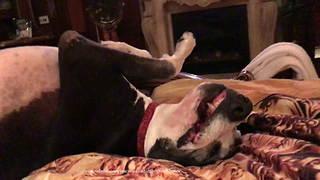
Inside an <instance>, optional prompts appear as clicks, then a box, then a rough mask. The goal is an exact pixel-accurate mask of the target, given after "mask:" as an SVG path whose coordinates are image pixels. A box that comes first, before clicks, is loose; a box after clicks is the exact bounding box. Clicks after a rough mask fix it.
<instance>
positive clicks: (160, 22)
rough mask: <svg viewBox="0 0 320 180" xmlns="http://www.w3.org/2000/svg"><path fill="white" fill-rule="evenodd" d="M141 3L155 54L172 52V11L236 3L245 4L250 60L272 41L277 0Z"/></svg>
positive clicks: (149, 44)
mask: <svg viewBox="0 0 320 180" xmlns="http://www.w3.org/2000/svg"><path fill="white" fill-rule="evenodd" d="M140 5H141V17H142V30H143V33H144V36H145V40H146V43H147V47H148V50H149V51H150V53H151V54H152V55H153V56H155V57H161V56H162V55H163V54H172V53H173V51H174V40H173V33H172V22H171V14H175V13H183V12H191V11H199V10H207V9H213V8H221V7H229V6H237V5H246V7H247V18H248V34H249V44H250V47H249V48H250V59H253V58H254V57H255V56H256V55H258V54H259V53H260V52H261V51H262V50H263V49H264V48H266V47H268V46H269V45H271V44H273V43H274V32H275V28H276V21H277V11H278V7H277V3H276V0H140ZM190 23H192V22H190Z"/></svg>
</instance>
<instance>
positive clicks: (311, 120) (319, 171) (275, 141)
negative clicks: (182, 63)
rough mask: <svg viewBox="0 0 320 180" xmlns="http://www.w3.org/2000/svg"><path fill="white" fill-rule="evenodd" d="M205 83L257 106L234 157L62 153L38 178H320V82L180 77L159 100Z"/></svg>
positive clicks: (33, 175) (32, 176) (36, 173)
mask: <svg viewBox="0 0 320 180" xmlns="http://www.w3.org/2000/svg"><path fill="white" fill-rule="evenodd" d="M203 81H216V82H218V83H223V84H225V85H226V86H228V87H231V88H234V89H236V90H238V91H239V92H241V93H243V94H244V95H246V96H247V97H249V99H250V100H251V101H252V102H253V104H255V105H254V109H253V111H252V113H251V114H250V115H249V116H248V118H247V119H246V123H247V124H249V125H251V126H252V127H253V128H254V130H255V133H249V134H245V135H243V136H242V140H243V143H242V144H241V145H240V146H239V147H238V148H237V153H236V154H235V155H234V156H233V157H231V158H229V159H224V160H220V161H218V162H216V163H215V164H211V165H207V166H204V167H196V166H191V167H183V166H181V165H179V164H177V163H174V162H171V161H166V160H156V159H149V158H143V157H122V156H118V155H109V154H99V153H95V152H92V153H86V154H78V155H73V156H67V157H62V158H60V159H57V160H56V161H54V162H51V163H49V164H47V165H46V166H44V167H42V168H41V169H38V170H36V171H34V172H32V173H31V174H30V175H29V176H28V177H26V178H25V180H36V179H45V180H49V179H50V180H52V179H77V180H79V179H88V180H91V179H95V180H98V179H155V178H156V179H215V180H223V179H248V180H251V179H320V146H319V144H320V119H319V118H320V98H318V97H320V91H319V89H320V80H319V79H311V80H304V81H298V80H276V79H272V80H271V79H270V80H256V81H251V82H243V81H235V80H223V81H219V80H177V81H172V82H169V83H166V84H164V85H162V86H159V87H158V88H156V89H155V91H154V92H153V96H152V98H153V99H154V101H156V102H158V103H174V102H179V100H181V99H182V97H183V96H185V95H186V94H187V93H188V92H189V91H190V90H191V89H193V88H194V87H195V86H197V85H198V84H199V83H201V82H203Z"/></svg>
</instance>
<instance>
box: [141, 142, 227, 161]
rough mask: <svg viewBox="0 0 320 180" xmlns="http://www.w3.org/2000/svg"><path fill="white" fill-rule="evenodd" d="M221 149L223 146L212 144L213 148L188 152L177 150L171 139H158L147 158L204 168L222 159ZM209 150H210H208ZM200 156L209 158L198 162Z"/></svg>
mask: <svg viewBox="0 0 320 180" xmlns="http://www.w3.org/2000/svg"><path fill="white" fill-rule="evenodd" d="M217 145H218V146H217ZM220 147H221V144H215V145H214V144H212V146H211V145H210V146H207V147H204V148H203V149H199V150H195V151H191V152H186V151H184V150H180V149H179V148H177V147H176V146H175V144H174V142H173V141H172V140H171V139H169V138H160V139H157V141H156V142H155V144H154V145H153V146H152V147H151V149H150V151H149V153H148V155H147V157H148V158H154V159H166V160H170V161H174V162H176V163H178V164H181V165H183V166H203V165H207V164H212V163H214V162H216V161H217V160H219V159H221V157H220V156H219V149H220ZM208 148H209V149H210V150H208ZM199 154H207V155H206V157H207V158H205V159H204V160H201V161H198V160H196V157H197V155H199Z"/></svg>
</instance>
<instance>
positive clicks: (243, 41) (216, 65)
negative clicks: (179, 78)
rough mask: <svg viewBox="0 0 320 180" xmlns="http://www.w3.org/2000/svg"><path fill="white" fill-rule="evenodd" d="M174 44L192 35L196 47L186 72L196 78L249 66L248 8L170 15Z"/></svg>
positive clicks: (231, 71) (188, 61)
mask: <svg viewBox="0 0 320 180" xmlns="http://www.w3.org/2000/svg"><path fill="white" fill-rule="evenodd" d="M171 20H172V29H173V36H174V41H175V42H177V41H178V39H179V38H180V36H181V34H183V32H185V31H190V32H192V33H193V34H194V36H195V38H196V41H197V45H196V47H195V49H194V51H193V52H192V54H191V55H190V56H189V57H188V58H187V60H186V62H185V64H184V66H183V69H182V70H183V71H185V72H189V73H195V74H216V73H234V72H239V71H240V70H242V69H243V68H244V67H245V66H246V65H247V64H248V63H249V62H250V52H249V38H248V21H247V9H246V6H245V5H243V6H232V7H227V8H217V9H209V10H202V11H193V12H185V13H179V14H171Z"/></svg>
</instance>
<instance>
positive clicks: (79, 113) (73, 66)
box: [0, 31, 252, 178]
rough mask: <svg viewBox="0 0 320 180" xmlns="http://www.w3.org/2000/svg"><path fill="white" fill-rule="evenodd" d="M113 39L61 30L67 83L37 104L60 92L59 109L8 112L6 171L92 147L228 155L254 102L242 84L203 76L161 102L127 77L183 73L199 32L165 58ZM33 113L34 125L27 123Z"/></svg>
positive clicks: (203, 157)
mask: <svg viewBox="0 0 320 180" xmlns="http://www.w3.org/2000/svg"><path fill="white" fill-rule="evenodd" d="M112 45H113V44H112V43H109V44H108V43H107V44H106V45H101V44H99V43H95V42H93V41H91V40H88V39H86V38H85V37H83V36H81V35H79V34H78V33H76V32H73V31H67V32H65V33H64V34H63V35H62V36H61V38H60V42H59V71H60V72H59V75H60V76H59V77H60V78H59V80H60V89H59V90H57V91H56V92H55V93H54V94H55V95H53V94H51V95H50V96H46V97H45V96H42V97H41V98H42V99H45V100H47V101H46V102H45V103H43V104H42V105H39V104H37V107H34V108H33V109H39V108H40V110H39V111H41V110H44V108H45V106H47V105H48V104H50V102H52V101H51V100H50V99H54V98H56V99H59V101H58V102H56V103H52V104H53V105H56V106H57V108H56V110H55V108H53V110H51V113H48V114H42V116H40V115H39V116H38V115H37V116H34V115H32V114H37V113H36V112H34V111H35V110H33V111H32V112H31V113H30V110H28V112H29V114H28V115H27V114H26V113H25V112H26V111H27V110H26V109H24V108H23V107H21V108H20V110H18V111H15V112H14V113H10V114H7V115H6V116H4V117H2V120H1V122H0V123H2V124H1V130H2V131H3V132H2V133H7V134H6V135H5V136H6V139H0V140H1V141H0V143H1V144H0V145H1V147H0V153H1V154H0V158H1V159H0V161H1V162H0V164H1V166H0V167H1V169H0V171H1V173H2V174H1V175H2V176H3V177H10V176H9V174H10V173H16V174H20V175H21V176H25V175H27V174H26V173H29V172H30V171H32V170H35V168H39V167H40V166H43V165H44V164H45V163H48V162H50V161H52V160H54V159H56V158H59V157H62V156H66V155H72V154H78V153H85V152H101V153H108V154H119V155H124V156H137V155H141V156H146V157H149V158H162V159H167V160H173V161H176V162H178V163H181V164H183V165H205V164H209V163H214V162H215V161H217V160H219V159H222V158H225V157H226V156H228V155H229V154H230V153H231V152H232V151H233V150H234V148H235V146H237V145H238V144H239V143H241V138H240V134H239V132H238V131H237V130H236V126H237V125H238V124H239V123H240V122H241V121H242V120H244V119H245V118H246V117H247V115H248V114H249V113H250V112H251V110H252V104H251V102H250V100H249V99H247V98H246V97H244V96H243V95H241V94H239V93H237V92H236V91H235V90H232V89H228V88H226V87H225V86H223V85H221V84H214V83H203V84H201V85H199V86H198V87H196V88H195V89H194V90H193V91H192V92H190V93H189V94H188V95H187V96H186V97H185V98H184V99H183V100H182V101H181V102H180V103H178V104H159V105H158V104H155V103H153V102H152V100H151V99H150V98H149V97H147V96H145V95H144V94H142V93H141V92H139V91H138V90H137V89H136V88H135V87H134V86H133V85H132V84H130V82H129V81H128V80H127V79H130V77H135V78H143V79H170V78H172V77H174V76H176V75H177V74H178V73H179V72H180V70H181V68H182V65H183V63H184V60H185V58H186V57H187V56H188V55H189V54H190V53H191V51H192V50H193V48H194V46H195V39H194V38H193V35H192V33H184V34H183V36H182V37H181V39H180V40H179V42H178V43H177V46H176V51H175V53H174V54H173V55H172V56H169V55H164V56H163V57H162V58H159V59H156V58H151V57H150V56H149V54H148V53H146V52H144V51H143V52H142V54H144V55H145V56H144V57H143V56H140V55H139V56H137V55H135V53H132V52H130V51H131V50H133V51H136V50H135V49H134V48H132V47H129V46H128V45H122V44H114V45H115V46H116V45H118V47H117V48H116V49H114V48H112V47H114V46H112ZM121 48H122V49H121ZM119 49H120V50H119ZM126 50H128V52H123V51H126ZM137 52H138V50H137ZM57 76H58V74H57ZM57 94H58V95H57ZM28 106H32V104H29V105H28ZM40 114H41V113H40ZM27 116H30V117H32V118H31V119H32V120H30V117H29V121H32V122H33V125H30V126H29V124H26V123H25V124H23V125H20V123H23V122H24V120H21V119H23V118H28V117H27ZM44 117H45V118H44ZM3 119H5V120H3ZM18 123H19V124H18ZM36 123H39V124H40V125H34V124H36ZM31 124H32V123H31ZM10 128H11V129H10ZM14 128H17V129H23V128H26V129H28V128H29V131H32V132H30V133H33V134H38V136H39V137H38V136H37V135H36V137H34V139H27V138H30V137H28V135H21V134H20V135H21V136H20V137H19V133H20V132H18V131H19V130H17V131H14V130H12V129H14ZM32 128H33V129H32ZM9 129H10V130H9ZM11 131H13V132H11ZM21 131H22V130H21ZM35 131H36V132H35ZM9 132H10V133H9ZM0 133H1V132H0ZM8 134H10V135H11V136H13V137H12V138H10V136H8ZM25 134H28V133H25ZM21 171H22V173H21ZM11 177H14V176H11ZM16 177H17V176H16ZM0 178H1V177H0Z"/></svg>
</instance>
